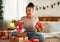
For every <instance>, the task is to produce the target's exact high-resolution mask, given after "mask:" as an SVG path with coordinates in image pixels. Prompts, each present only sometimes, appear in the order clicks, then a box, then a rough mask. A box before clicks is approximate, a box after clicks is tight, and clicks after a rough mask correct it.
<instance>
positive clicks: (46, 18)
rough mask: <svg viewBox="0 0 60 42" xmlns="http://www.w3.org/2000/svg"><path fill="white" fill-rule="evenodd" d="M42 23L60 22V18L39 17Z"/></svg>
mask: <svg viewBox="0 0 60 42" xmlns="http://www.w3.org/2000/svg"><path fill="white" fill-rule="evenodd" d="M38 18H39V20H40V21H53V22H55V21H56V22H60V17H46V16H43V17H38Z"/></svg>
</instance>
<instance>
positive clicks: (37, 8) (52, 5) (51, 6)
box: [35, 1, 60, 10]
mask: <svg viewBox="0 0 60 42" xmlns="http://www.w3.org/2000/svg"><path fill="white" fill-rule="evenodd" d="M55 5H58V6H59V5H60V1H58V2H57V3H53V4H51V5H48V6H42V7H41V6H40V7H38V6H35V9H36V10H39V9H43V10H45V9H47V8H49V7H50V8H54V6H55Z"/></svg>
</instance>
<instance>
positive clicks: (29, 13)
mask: <svg viewBox="0 0 60 42" xmlns="http://www.w3.org/2000/svg"><path fill="white" fill-rule="evenodd" d="M26 14H27V16H29V15H32V14H33V8H31V7H27V8H26Z"/></svg>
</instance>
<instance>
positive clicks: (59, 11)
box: [27, 0, 60, 16]
mask: <svg viewBox="0 0 60 42" xmlns="http://www.w3.org/2000/svg"><path fill="white" fill-rule="evenodd" d="M58 1H60V0H27V3H29V2H33V3H34V5H35V6H37V7H43V6H45V7H46V6H49V8H46V9H45V10H44V9H43V8H41V9H39V10H37V11H36V10H35V13H34V15H35V16H60V5H59V6H58V5H55V6H54V7H53V8H51V4H54V3H57V2H58Z"/></svg>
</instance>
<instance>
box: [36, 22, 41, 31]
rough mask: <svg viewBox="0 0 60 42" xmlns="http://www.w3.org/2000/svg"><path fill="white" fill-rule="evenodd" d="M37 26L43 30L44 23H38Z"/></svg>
mask: <svg viewBox="0 0 60 42" xmlns="http://www.w3.org/2000/svg"><path fill="white" fill-rule="evenodd" d="M37 27H38V29H40V30H41V31H42V23H41V22H38V23H37Z"/></svg>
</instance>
